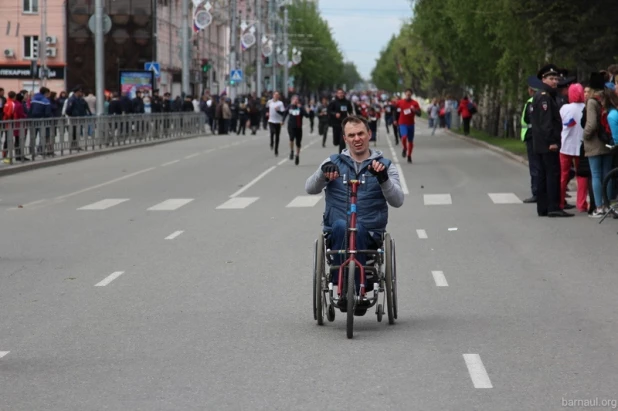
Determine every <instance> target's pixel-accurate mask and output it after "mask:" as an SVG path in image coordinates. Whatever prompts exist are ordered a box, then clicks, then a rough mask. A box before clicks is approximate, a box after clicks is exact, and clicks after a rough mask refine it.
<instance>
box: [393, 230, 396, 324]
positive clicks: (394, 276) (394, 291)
mask: <svg viewBox="0 0 618 411" xmlns="http://www.w3.org/2000/svg"><path fill="white" fill-rule="evenodd" d="M392 241H393V317H395V319H397V253H396V251H395V240H392Z"/></svg>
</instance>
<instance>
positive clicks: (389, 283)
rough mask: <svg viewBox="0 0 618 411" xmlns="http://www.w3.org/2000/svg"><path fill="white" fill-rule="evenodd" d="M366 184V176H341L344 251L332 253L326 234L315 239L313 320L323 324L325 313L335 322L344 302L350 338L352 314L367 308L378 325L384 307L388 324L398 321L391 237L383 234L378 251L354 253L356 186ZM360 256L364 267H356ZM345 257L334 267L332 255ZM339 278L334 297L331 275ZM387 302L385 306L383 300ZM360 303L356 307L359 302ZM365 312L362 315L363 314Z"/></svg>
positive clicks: (393, 247)
mask: <svg viewBox="0 0 618 411" xmlns="http://www.w3.org/2000/svg"><path fill="white" fill-rule="evenodd" d="M364 183H365V175H364V174H363V175H361V177H360V179H354V180H352V179H351V180H348V179H347V177H346V175H345V174H344V175H343V184H344V185H346V186H348V187H349V195H348V204H347V205H346V209H347V210H348V215H349V219H348V224H347V227H346V232H347V237H346V239H347V241H346V242H345V243H344V244H345V249H344V250H331V249H330V248H327V246H326V233H325V232H322V234H321V236H320V237H319V238H318V239H316V240H315V251H314V276H313V277H314V281H313V314H314V315H313V317H314V319H315V320H316V321H317V322H318V325H323V324H324V313H325V312H326V316H327V319H328V321H330V322H332V321H334V320H335V306H337V307H338V308H339V309H340V310H341V311H342V312H343V311H344V309H343V307H342V305H340V303H343V302H345V303H346V306H345V312H346V313H347V327H346V331H347V337H348V338H353V329H354V312H355V309H356V308H357V306H358V308H361V309H363V310H364V312H366V310H367V309H369V308H371V307H374V306H376V304H377V306H376V316H377V320H378V322H381V321H382V316H383V314H384V305H386V307H387V313H388V322H389V324H394V323H395V319H397V285H396V264H395V263H396V256H395V241H394V240H392V239H391V236H390V234H388V233H384V234H383V235H382V244H381V245H380V247H379V248H378V249H377V250H357V249H356V234H357V228H356V223H357V213H356V201H357V192H358V186H359V185H361V184H364ZM359 253H363V254H365V255H366V256H367V263H370V262H371V264H366V265H364V266H363V265H361V264H359V261H358V260H357V258H356V256H357V255H358V254H359ZM341 254H343V255H345V256H346V257H347V258H346V259H345V261H344V262H343V263H342V264H341V265H334V264H333V262H332V256H334V255H341ZM325 262H327V263H328V266H329V268H328V274H327V273H326V264H325ZM357 268H358V269H359V274H360V275H359V277H360V278H359V280H360V285H359V292H358V293H357V292H356V280H355V271H356V269H357ZM367 272H369V273H371V274H372V277H373V281H374V287H373V295H372V296H369V297H367V292H366V290H365V282H366V274H367ZM333 275H338V280H339V281H338V286H337V296H335V295H334V292H333V287H334V285H333V283H332V278H333V277H332V276H333ZM380 293H383V294H382V303H379V300H380ZM385 299H386V304H385V301H384V300H385ZM361 301H362V302H363V304H362V306H359V302H361ZM364 312H363V314H362V315H364Z"/></svg>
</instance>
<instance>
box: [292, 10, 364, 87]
mask: <svg viewBox="0 0 618 411" xmlns="http://www.w3.org/2000/svg"><path fill="white" fill-rule="evenodd" d="M288 18H289V21H290V22H293V24H290V25H289V32H290V43H291V45H292V47H296V48H298V49H299V50H301V51H302V62H301V63H300V64H298V65H296V66H294V67H293V68H292V69H291V70H290V75H293V76H295V78H296V80H297V84H300V85H301V87H300V88H301V90H307V91H313V90H324V89H331V88H332V87H333V85H341V84H343V83H346V79H345V78H344V77H345V73H346V66H345V64H344V61H343V54H342V53H341V51H340V50H339V46H338V45H337V42H336V41H335V40H334V38H333V35H332V33H331V29H330V27H329V26H328V23H327V22H326V20H324V19H323V18H322V17H321V15H320V12H319V10H318V8H317V7H316V5H315V3H313V2H307V1H296V2H293V3H292V4H291V5H290V6H288ZM299 35H301V36H299ZM290 50H291V47H290ZM347 69H348V74H351V75H354V73H356V75H358V72H357V71H356V67H355V66H354V70H353V71H352V70H350V67H348V68H347ZM358 77H360V76H358Z"/></svg>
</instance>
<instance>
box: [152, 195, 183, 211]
mask: <svg viewBox="0 0 618 411" xmlns="http://www.w3.org/2000/svg"><path fill="white" fill-rule="evenodd" d="M191 201H193V198H170V199H169V200H165V201H163V202H162V203H159V204H157V205H154V206H152V207H150V208H149V209H148V210H149V211H173V210H177V209H179V208H180V207H182V206H184V205H187V204H189V203H190V202H191Z"/></svg>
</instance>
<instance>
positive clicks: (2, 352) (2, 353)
mask: <svg viewBox="0 0 618 411" xmlns="http://www.w3.org/2000/svg"><path fill="white" fill-rule="evenodd" d="M8 353H10V351H0V358H2V357H4V356H5V355H7V354H8Z"/></svg>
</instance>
